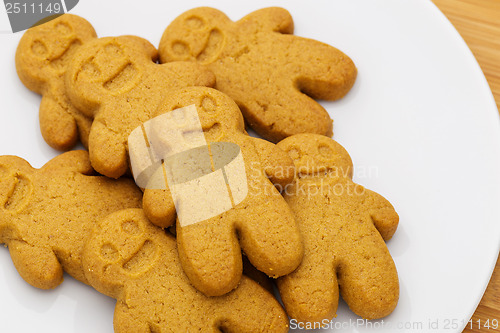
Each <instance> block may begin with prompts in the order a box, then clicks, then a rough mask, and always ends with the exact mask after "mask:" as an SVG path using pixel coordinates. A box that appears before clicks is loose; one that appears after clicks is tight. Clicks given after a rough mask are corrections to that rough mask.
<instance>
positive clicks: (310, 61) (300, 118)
mask: <svg viewBox="0 0 500 333" xmlns="http://www.w3.org/2000/svg"><path fill="white" fill-rule="evenodd" d="M292 33H293V20H292V17H291V16H290V13H288V11H286V10H285V9H283V8H277V7H272V8H264V9H260V10H257V11H255V12H252V13H250V14H248V15H247V16H245V17H244V18H242V19H241V20H239V21H237V22H233V21H231V20H230V19H229V18H228V17H227V16H226V15H225V14H224V13H222V12H221V11H219V10H217V9H213V8H208V7H201V8H195V9H192V10H189V11H187V12H185V13H183V14H182V15H180V16H179V17H177V18H176V19H175V20H174V21H173V22H172V23H171V24H170V25H169V26H168V27H167V29H166V30H165V32H164V34H163V37H162V39H161V42H160V46H159V48H158V52H159V55H160V61H162V62H168V61H174V60H176V61H178V60H186V61H194V62H198V63H200V64H203V65H205V66H206V67H207V68H209V69H210V70H211V71H213V72H214V74H215V76H216V77H217V83H216V89H218V90H220V91H222V92H224V93H226V94H228V95H229V96H230V97H231V98H233V99H234V100H235V101H236V103H237V104H238V106H239V107H240V109H241V112H242V113H243V116H244V117H245V120H246V121H247V122H248V124H249V125H250V127H252V128H253V129H254V130H255V131H256V132H257V133H259V134H260V135H262V136H263V137H264V138H266V139H268V140H271V141H273V142H277V141H279V140H281V139H284V138H285V137H287V136H290V135H293V134H297V133H317V134H322V135H327V136H331V135H332V120H331V119H330V116H329V115H328V113H327V111H326V110H325V109H324V108H323V107H322V106H321V105H320V104H318V103H317V102H316V101H314V100H313V98H318V99H325V100H336V99H339V98H341V97H343V96H344V95H345V94H346V93H347V92H348V91H349V90H350V89H351V87H352V85H353V84H354V81H355V79H356V74H357V70H356V67H355V66H354V63H353V62H352V60H351V59H350V58H349V57H348V56H347V55H345V54H344V53H342V52H341V51H339V50H338V49H336V48H334V47H332V46H329V45H327V44H324V43H321V42H318V41H315V40H311V39H306V38H302V37H298V36H294V35H292Z"/></svg>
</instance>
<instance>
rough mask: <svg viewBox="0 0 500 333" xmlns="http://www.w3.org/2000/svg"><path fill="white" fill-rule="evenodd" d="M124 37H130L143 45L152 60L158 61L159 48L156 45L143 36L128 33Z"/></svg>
mask: <svg viewBox="0 0 500 333" xmlns="http://www.w3.org/2000/svg"><path fill="white" fill-rule="evenodd" d="M122 37H123V38H128V39H130V40H131V41H133V42H134V43H137V44H139V45H141V47H142V48H143V49H144V51H145V52H146V54H147V55H148V56H149V57H150V58H151V61H153V62H156V61H157V60H158V50H157V49H156V47H154V45H153V44H151V42H149V41H148V40H147V39H144V38H142V37H138V36H134V35H126V36H122Z"/></svg>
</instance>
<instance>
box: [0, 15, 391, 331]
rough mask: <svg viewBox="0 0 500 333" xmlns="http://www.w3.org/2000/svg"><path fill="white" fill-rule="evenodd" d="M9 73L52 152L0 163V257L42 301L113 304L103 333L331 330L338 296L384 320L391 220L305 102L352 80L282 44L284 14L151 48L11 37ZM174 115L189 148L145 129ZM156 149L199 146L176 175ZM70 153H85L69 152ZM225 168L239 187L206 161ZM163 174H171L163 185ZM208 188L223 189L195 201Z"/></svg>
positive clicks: (308, 50) (341, 60) (193, 25)
mask: <svg viewBox="0 0 500 333" xmlns="http://www.w3.org/2000/svg"><path fill="white" fill-rule="evenodd" d="M16 67H17V72H18V75H19V78H20V79H21V81H22V82H23V83H24V85H25V86H26V87H27V88H29V89H30V90H33V91H35V92H37V93H39V94H40V95H42V100H41V104H40V110H39V119H40V129H41V133H42V135H43V138H44V139H45V141H46V142H47V144H49V145H50V146H51V147H53V148H55V149H58V150H61V151H66V152H63V153H61V154H60V155H59V156H57V157H55V158H54V159H52V160H51V161H49V162H48V163H46V164H45V165H44V166H43V167H42V168H40V169H34V168H32V167H31V166H30V165H29V163H28V162H26V161H25V160H23V159H21V158H19V157H15V156H1V157H0V170H1V171H2V172H1V175H0V188H1V192H0V195H1V198H2V205H1V206H0V207H1V208H2V209H1V213H0V214H1V218H0V242H2V243H5V244H6V245H7V246H8V248H9V251H10V254H11V257H12V260H13V262H14V264H15V267H16V268H17V270H18V272H19V273H20V275H21V276H22V277H23V279H24V280H26V282H28V283H29V284H31V285H33V286H35V287H38V288H42V289H52V288H55V287H57V286H58V285H59V284H60V283H61V282H62V279H63V272H66V273H68V274H69V275H71V276H72V277H74V278H75V279H77V280H79V281H81V282H83V283H86V284H88V285H90V286H92V287H94V288H95V289H96V290H98V291H99V292H102V293H104V294H106V295H109V296H111V297H113V298H115V299H117V303H116V310H115V315H114V327H115V331H116V332H191V331H203V332H205V331H206V332H214V331H218V330H220V331H224V332H286V331H288V328H289V319H294V320H296V321H297V322H301V323H304V324H306V323H309V326H305V327H315V328H318V327H319V326H318V323H321V324H320V325H325V324H326V323H328V322H329V321H330V320H332V319H333V318H334V317H335V316H336V310H337V305H338V299H339V294H340V295H342V297H343V299H344V300H345V301H346V303H347V304H348V305H349V307H350V308H351V310H352V311H353V312H355V313H356V314H357V315H359V316H361V317H362V318H366V319H375V318H381V317H384V316H387V315H388V314H389V313H391V312H392V311H393V309H394V308H395V306H396V304H397V302H398V297H399V284H398V276H397V272H396V268H395V265H394V262H393V260H392V258H391V256H390V254H389V251H388V249H387V247H386V245H385V242H384V241H386V240H388V239H390V238H391V237H392V235H393V234H394V232H395V230H396V228H397V225H398V215H397V213H396V212H395V210H394V208H393V207H392V205H391V204H390V203H389V202H388V201H387V200H385V199H384V198H383V197H382V196H380V195H378V194H377V193H374V192H372V191H370V190H368V189H365V188H364V187H362V186H361V185H358V184H355V183H354V182H353V181H352V174H353V165H352V161H351V159H350V157H349V155H348V153H347V152H346V150H345V149H344V148H343V147H342V146H340V145H339V144H338V143H336V142H335V141H334V140H332V139H331V138H330V137H331V136H332V134H333V133H332V120H331V118H330V116H329V114H328V112H327V111H326V110H325V109H324V108H323V107H322V106H321V105H320V104H319V103H318V102H317V101H315V99H324V100H337V99H340V98H342V97H343V96H344V95H345V94H347V93H348V91H349V90H350V89H351V87H352V86H353V84H354V81H355V79H356V67H355V66H354V64H353V62H352V61H351V59H350V58H349V57H348V56H347V55H345V54H344V53H342V52H341V51H339V50H337V49H336V48H334V47H332V46H329V45H326V44H324V43H321V42H318V41H315V40H311V39H306V38H302V37H298V36H294V35H293V20H292V18H291V16H290V14H289V13H288V12H287V11H286V10H285V9H282V8H264V9H261V10H257V11H255V12H252V13H250V14H248V15H247V16H245V17H243V18H242V19H240V20H239V21H237V22H233V21H231V20H229V19H228V17H227V16H226V15H225V14H224V13H222V12H221V11H219V10H216V9H212V8H205V7H204V8H195V9H192V10H189V11H187V12H185V13H183V14H182V15H180V16H179V17H177V18H176V19H175V20H174V21H173V22H172V23H171V24H170V25H169V26H168V27H167V28H166V30H165V32H164V34H163V37H162V39H161V42H160V44H159V47H158V49H156V48H155V47H154V46H153V45H152V44H151V43H150V42H148V41H147V40H145V39H143V38H140V37H137V36H119V37H104V38H98V37H97V35H96V32H95V31H94V29H93V27H92V26H91V24H90V23H89V22H87V21H86V20H85V19H83V18H81V17H78V16H75V15H70V14H65V15H62V16H60V17H58V18H56V19H54V20H51V21H49V22H47V23H44V24H42V25H39V26H36V27H33V28H31V29H29V30H28V31H27V32H26V33H25V34H24V35H23V37H22V39H21V41H20V43H19V46H18V49H17V53H16ZM186 108H191V109H190V110H195V111H196V112H195V114H196V116H195V118H193V119H194V120H195V124H196V125H197V126H198V130H199V131H198V132H196V131H195V130H193V129H192V128H190V129H189V130H184V131H182V132H179V133H180V134H179V133H177V134H178V135H177V134H176V135H177V136H175V135H173V134H172V132H171V131H168V130H166V129H168V128H169V127H168V125H165V126H160V127H159V126H158V125H157V126H156V128H153V127H154V126H152V125H151V121H153V120H155V119H159V117H163V118H162V119H174V118H176V117H177V116H175V117H174V116H172V117H170V118H168V117H169V115H177V114H179V113H176V112H177V111H178V110H185V109H186ZM165 117H167V118H165ZM178 120H179V119H177V120H176V121H178ZM185 120H186V118H183V121H185ZM156 124H159V122H156ZM161 124H163V125H164V124H166V123H165V122H163V123H161ZM247 128H252V129H253V130H254V131H255V132H256V133H258V134H259V135H260V136H261V137H262V138H255V137H252V136H249V135H248V133H247V131H246V129H247ZM169 133H170V134H169ZM135 134H138V136H137V135H136V136H135V138H136V139H137V138H139V141H140V140H143V141H144V142H145V143H144V145H143V146H144V147H143V151H142V150H140V149H139V148H137V146H136V142H137V140H131V138H132V137H133V136H134V135H135ZM174 134H175V133H174ZM153 135H155V139H154V140H153V139H152V137H153ZM168 135H170V137H169V136H168ZM169 138H181V139H182V140H187V139H188V138H189V139H190V140H191V141H190V142H198V143H199V144H198V145H197V146H196V147H195V148H193V149H188V150H186V151H183V153H186V154H187V155H189V158H190V159H188V160H182V159H180V158H178V157H176V158H174V159H172V158H171V157H172V156H174V157H175V156H179V154H173V153H172V152H178V151H179V144H178V143H177V141H175V140H174V139H169ZM153 141H155V142H161V145H162V147H163V148H164V149H165V151H170V153H167V154H166V155H165V156H163V157H158V158H156V161H157V162H158V163H157V164H151V165H150V167H152V166H154V170H153V171H152V172H150V173H147V174H146V176H147V177H146V179H144V178H141V177H139V175H138V172H137V169H136V168H135V167H134V166H136V165H141V163H143V162H144V158H151V159H152V160H154V158H153V157H152V155H151V154H153V155H154V154H155V153H154V152H152V147H153ZM174 141H175V142H174ZM78 142H81V144H83V146H84V148H85V149H86V150H71V149H72V148H73V147H74V146H75V145H76V144H77V143H78ZM200 142H201V143H200ZM195 150H196V151H197V152H199V151H201V152H204V154H205V153H206V157H207V158H204V157H203V158H202V156H205V155H200V154H199V153H196V154H195V155H193V154H192V153H190V152H192V151H195ZM144 151H147V152H149V153H144V154H143V152H144ZM233 152H234V153H235V154H234V156H238V158H239V159H238V160H236V158H235V159H234V161H239V163H240V164H237V165H238V168H239V170H244V171H243V172H242V173H239V177H240V178H238V179H237V177H235V176H234V175H235V174H236V173H235V170H236V169H235V167H230V166H228V165H229V164H224V163H226V162H228V161H223V162H219V160H217V159H216V158H215V157H216V156H219V155H217V154H220V156H219V157H221V159H222V160H224V159H225V158H226V157H227V156H228V154H229V155H230V154H232V153H233ZM148 154H149V155H148ZM186 154H184V155H183V156H187V155H186ZM193 156H195V158H193ZM231 156H233V155H231ZM202 160H204V161H205V162H206V163H205V162H201V161H202ZM168 161H173V162H171V163H170V162H168ZM186 161H187V162H186ZM203 163H205V164H206V165H204V164H203ZM232 165H236V164H232ZM169 168H176V170H181V171H182V172H181V174H182V175H181V176H178V179H176V181H172V176H169V175H170V173H169V170H170V169H169ZM150 169H151V168H150ZM205 169H206V170H205ZM207 170H208V171H207ZM216 173H218V175H219V176H220V177H222V178H220V179H222V181H223V183H222V184H225V185H227V188H226V187H225V186H222V189H221V188H218V187H216V186H213V187H210V186H209V187H206V186H205V185H206V182H205V183H203V182H204V181H205V180H206V179H207V177H208V176H211V175H212V174H216ZM177 175H178V174H177ZM139 180H140V181H139ZM153 180H154V181H153ZM188 182H189V184H194V185H193V186H191V187H188V186H186V184H187V183H188ZM224 182H225V183H224ZM158 184H160V185H158ZM203 184H205V185H203ZM214 184H215V183H214ZM235 184H236V185H235ZM204 186H205V187H204ZM181 188H182V190H183V191H184V192H182V195H179V194H178V193H179V189H181ZM186 189H187V190H186ZM190 189H191V190H192V192H189V191H191V190H190ZM201 189H202V190H201ZM226 190H227V191H226ZM221 193H229V194H230V195H229V196H228V199H227V200H228V203H227V205H226V206H224V205H223V203H222V202H223V200H224V197H223V195H221ZM198 196H199V197H200V198H201V199H199V200H198V199H196V200H193V198H198ZM204 196H205V197H207V200H208V201H207V202H204V201H203V198H204ZM219 204H220V205H219ZM219 206H220V207H225V208H224V209H222V210H219V211H216V209H215V208H218V207H219ZM214 207H215V208H214ZM181 210H182V214H181ZM207 212H208V213H207ZM214 212H215V213H214ZM203 214H205V215H203ZM186 216H191V217H193V216H198V217H199V216H204V217H203V218H198V219H196V220H193V219H191V220H190V222H189V223H187V222H186V221H187V220H188V218H187V217H186ZM268 277H271V278H272V280H273V281H275V282H276V287H277V288H276V290H275V291H274V292H273V289H272V288H273V287H272V285H270V284H269V282H270V281H269V280H268ZM278 294H279V296H280V297H281V301H282V304H283V307H282V305H281V304H280V302H279V301H278V300H277V298H276V296H278Z"/></svg>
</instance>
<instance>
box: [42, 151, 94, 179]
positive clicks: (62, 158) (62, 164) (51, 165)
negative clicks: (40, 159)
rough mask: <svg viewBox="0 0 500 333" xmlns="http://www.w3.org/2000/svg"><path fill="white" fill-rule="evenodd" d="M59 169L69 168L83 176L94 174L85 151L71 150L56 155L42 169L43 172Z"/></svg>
mask: <svg viewBox="0 0 500 333" xmlns="http://www.w3.org/2000/svg"><path fill="white" fill-rule="evenodd" d="M61 168H70V169H73V170H74V171H75V172H79V173H81V174H84V175H91V174H93V173H94V169H92V166H91V165H90V161H89V154H88V152H87V151H86V150H72V151H69V152H66V153H64V154H61V155H58V156H56V157H54V158H53V159H51V160H50V161H48V162H47V163H46V164H45V165H44V166H43V167H42V169H43V170H59V169H61Z"/></svg>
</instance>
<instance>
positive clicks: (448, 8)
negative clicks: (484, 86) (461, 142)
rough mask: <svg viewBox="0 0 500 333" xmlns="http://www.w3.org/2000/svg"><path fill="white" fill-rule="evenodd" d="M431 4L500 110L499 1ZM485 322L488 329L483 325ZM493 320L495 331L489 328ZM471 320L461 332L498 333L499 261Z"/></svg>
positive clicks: (454, 0)
mask: <svg viewBox="0 0 500 333" xmlns="http://www.w3.org/2000/svg"><path fill="white" fill-rule="evenodd" d="M433 1H434V3H435V4H436V5H437V6H438V8H439V9H440V10H441V11H442V12H443V13H444V14H445V15H446V17H448V19H449V20H450V21H451V23H452V24H453V25H454V26H455V28H456V29H457V30H458V32H459V33H460V35H462V37H463V39H464V40H465V42H466V43H467V44H468V45H469V48H470V49H471V50H472V53H474V56H475V57H476V59H477V61H478V62H479V65H480V66H481V69H482V70H483V72H484V75H485V76H486V79H487V80H488V83H489V85H490V88H491V91H492V92H493V95H494V97H495V100H496V103H497V107H498V109H499V110H500V0H433ZM498 172H500V170H498ZM498 223H500V221H498ZM488 319H489V323H490V328H488V327H486V326H485V325H484V323H486V321H487V320H488ZM494 319H496V320H497V323H498V325H499V327H498V328H497V329H493V327H491V321H492V320H494ZM471 320H472V321H471V322H470V323H469V324H468V325H467V327H466V328H465V330H464V331H463V332H467V333H471V332H475V333H487V332H500V259H499V260H497V263H496V267H495V271H494V272H493V275H492V277H491V280H490V283H489V285H488V288H487V289H486V292H485V294H484V296H483V298H482V300H481V303H480V304H479V306H478V307H477V309H476V312H475V313H474V315H473V317H472V318H471ZM471 326H472V328H471Z"/></svg>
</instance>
